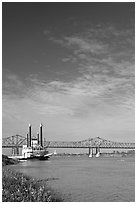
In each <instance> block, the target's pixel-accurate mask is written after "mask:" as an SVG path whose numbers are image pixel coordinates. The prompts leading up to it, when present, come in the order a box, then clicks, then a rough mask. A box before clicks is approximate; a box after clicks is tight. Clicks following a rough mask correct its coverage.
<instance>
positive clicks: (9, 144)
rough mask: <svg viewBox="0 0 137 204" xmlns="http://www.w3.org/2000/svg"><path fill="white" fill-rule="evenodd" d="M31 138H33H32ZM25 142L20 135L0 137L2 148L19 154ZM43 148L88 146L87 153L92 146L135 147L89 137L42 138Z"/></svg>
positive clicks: (98, 147) (97, 149)
mask: <svg viewBox="0 0 137 204" xmlns="http://www.w3.org/2000/svg"><path fill="white" fill-rule="evenodd" d="M32 139H33V138H32ZM26 143H27V139H26V137H24V136H21V135H13V136H10V137H7V138H3V139H2V148H12V150H14V152H15V150H16V154H19V148H22V146H23V145H25V144H26ZM43 143H44V145H43V146H44V147H45V148H88V149H89V154H90V153H91V150H92V151H93V148H95V149H96V153H97V152H98V151H99V150H100V149H101V148H109V149H135V143H125V142H113V141H109V140H106V139H102V138H100V137H95V138H89V139H86V140H82V141H46V140H45V138H44V142H43Z"/></svg>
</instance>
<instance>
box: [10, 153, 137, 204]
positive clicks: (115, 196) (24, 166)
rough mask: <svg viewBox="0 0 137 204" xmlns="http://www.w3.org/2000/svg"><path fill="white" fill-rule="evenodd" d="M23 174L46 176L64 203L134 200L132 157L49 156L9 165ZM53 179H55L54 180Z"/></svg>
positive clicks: (133, 164) (43, 177)
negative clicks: (45, 159) (43, 159)
mask: <svg viewBox="0 0 137 204" xmlns="http://www.w3.org/2000/svg"><path fill="white" fill-rule="evenodd" d="M12 168H14V169H16V170H17V171H20V172H23V173H24V174H26V175H29V176H32V177H35V178H40V179H45V178H49V181H48V185H49V186H51V187H52V188H53V189H55V190H56V191H57V192H60V193H61V194H62V195H63V197H64V199H65V200H64V201H66V202H134V201H135V159H134V158H133V157H129V158H128V157H99V158H88V157H87V156H80V157H78V156H73V157H72V156H71V157H57V156H56V157H55V156H54V157H51V158H50V159H49V160H48V161H38V160H35V161H32V160H31V161H25V162H21V163H19V164H18V165H14V166H12ZM53 178H54V179H53Z"/></svg>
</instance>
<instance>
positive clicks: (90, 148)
mask: <svg viewBox="0 0 137 204" xmlns="http://www.w3.org/2000/svg"><path fill="white" fill-rule="evenodd" d="M88 156H89V157H93V148H92V147H89V153H88Z"/></svg>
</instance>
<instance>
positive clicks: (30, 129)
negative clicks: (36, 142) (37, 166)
mask: <svg viewBox="0 0 137 204" xmlns="http://www.w3.org/2000/svg"><path fill="white" fill-rule="evenodd" d="M29 146H30V147H31V125H30V124H29Z"/></svg>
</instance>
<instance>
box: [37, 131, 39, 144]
mask: <svg viewBox="0 0 137 204" xmlns="http://www.w3.org/2000/svg"><path fill="white" fill-rule="evenodd" d="M37 141H38V145H39V133H38V132H37Z"/></svg>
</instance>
